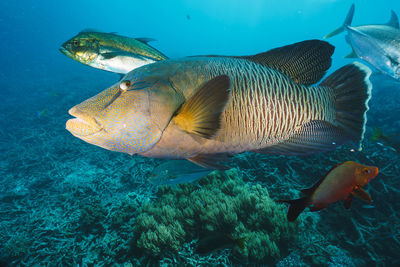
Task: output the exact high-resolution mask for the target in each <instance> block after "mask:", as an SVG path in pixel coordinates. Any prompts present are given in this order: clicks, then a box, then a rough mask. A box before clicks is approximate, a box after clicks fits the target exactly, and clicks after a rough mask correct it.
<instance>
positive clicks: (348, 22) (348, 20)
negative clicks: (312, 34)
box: [324, 4, 355, 39]
mask: <svg viewBox="0 0 400 267" xmlns="http://www.w3.org/2000/svg"><path fill="white" fill-rule="evenodd" d="M354 9H355V6H354V4H352V5H351V7H350V10H349V12H348V13H347V16H346V19H345V20H344V23H343V25H342V26H340V27H339V28H337V29H336V30H334V31H333V32H331V33H330V34H328V35H326V36H325V37H324V39H328V38H331V37H332V36H335V35H337V34H339V33H341V32H343V31H344V29H345V28H346V26H350V25H351V22H352V20H353V16H354Z"/></svg>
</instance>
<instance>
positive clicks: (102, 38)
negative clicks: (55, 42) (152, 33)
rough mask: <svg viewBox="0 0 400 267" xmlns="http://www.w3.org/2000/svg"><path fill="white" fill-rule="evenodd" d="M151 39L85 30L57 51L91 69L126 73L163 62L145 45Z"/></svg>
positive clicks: (152, 49) (157, 53)
mask: <svg viewBox="0 0 400 267" xmlns="http://www.w3.org/2000/svg"><path fill="white" fill-rule="evenodd" d="M152 40H153V39H150V38H129V37H125V36H121V35H117V34H115V33H103V32H95V31H88V30H86V31H82V32H80V33H79V34H78V35H76V36H74V37H73V38H71V39H70V40H68V41H67V42H65V43H64V44H62V46H61V48H60V51H61V52H62V53H63V54H64V55H66V56H68V57H70V58H72V59H73V60H76V61H79V62H81V63H83V64H86V65H89V66H91V67H93V68H98V69H102V70H106V71H111V72H116V73H121V74H126V73H128V72H129V71H131V70H133V69H136V68H139V67H141V66H143V65H146V64H150V63H154V62H156V61H160V60H165V59H167V57H166V56H165V55H164V54H162V53H161V52H160V51H158V50H157V49H155V48H154V47H151V46H150V45H148V42H149V41H152Z"/></svg>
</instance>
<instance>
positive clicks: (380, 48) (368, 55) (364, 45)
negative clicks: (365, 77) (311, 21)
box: [324, 4, 400, 79]
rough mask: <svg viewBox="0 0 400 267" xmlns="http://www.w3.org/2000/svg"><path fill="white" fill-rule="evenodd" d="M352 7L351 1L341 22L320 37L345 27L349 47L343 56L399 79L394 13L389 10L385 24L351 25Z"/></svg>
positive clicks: (398, 43) (399, 42) (399, 43)
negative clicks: (360, 60) (357, 59)
mask: <svg viewBox="0 0 400 267" xmlns="http://www.w3.org/2000/svg"><path fill="white" fill-rule="evenodd" d="M354 9H355V8H354V4H353V5H352V6H351V7H350V10H349V12H348V13H347V16H346V19H345V21H344V23H343V25H342V26H341V27H339V28H338V29H336V30H335V31H333V32H332V33H330V34H328V35H327V36H325V37H324V38H330V37H332V36H335V35H337V34H339V33H341V32H343V31H345V30H346V31H347V33H348V35H347V36H346V41H347V43H349V45H350V46H351V47H352V52H351V53H350V54H349V55H347V56H346V57H347V58H357V57H358V58H360V59H362V60H365V61H367V62H368V63H370V64H371V65H372V66H374V67H375V68H376V69H378V70H379V71H380V72H382V73H385V74H387V75H389V76H391V77H393V78H395V79H400V30H399V20H398V18H397V15H396V13H395V12H394V11H393V10H392V14H391V17H390V19H389V21H388V22H387V23H385V24H377V25H361V26H351V22H352V20H353V15H354Z"/></svg>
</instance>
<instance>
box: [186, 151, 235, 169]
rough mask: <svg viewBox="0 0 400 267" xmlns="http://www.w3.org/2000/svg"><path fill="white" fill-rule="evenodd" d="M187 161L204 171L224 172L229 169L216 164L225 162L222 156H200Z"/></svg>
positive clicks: (224, 157)
mask: <svg viewBox="0 0 400 267" xmlns="http://www.w3.org/2000/svg"><path fill="white" fill-rule="evenodd" d="M187 160H189V161H190V162H193V163H194V164H197V165H199V166H201V167H203V168H206V169H213V170H220V171H226V170H229V169H230V168H229V167H228V166H225V165H222V164H218V163H217V162H219V161H227V157H226V155H222V154H207V155H206V154H200V155H197V156H195V157H192V158H188V159H187Z"/></svg>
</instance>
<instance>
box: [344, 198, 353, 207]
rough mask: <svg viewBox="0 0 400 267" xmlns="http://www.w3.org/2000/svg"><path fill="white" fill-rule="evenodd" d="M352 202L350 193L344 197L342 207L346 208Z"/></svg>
mask: <svg viewBox="0 0 400 267" xmlns="http://www.w3.org/2000/svg"><path fill="white" fill-rule="evenodd" d="M352 203H353V195H352V194H350V195H348V197H346V198H345V199H344V201H343V204H344V207H345V208H346V209H347V210H348V209H350V207H351V204H352Z"/></svg>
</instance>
